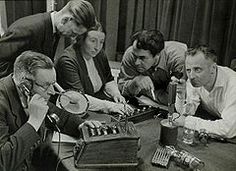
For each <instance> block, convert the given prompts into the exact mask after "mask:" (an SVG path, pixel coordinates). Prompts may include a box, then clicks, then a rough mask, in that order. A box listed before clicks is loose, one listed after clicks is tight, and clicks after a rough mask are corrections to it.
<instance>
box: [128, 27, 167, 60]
mask: <svg viewBox="0 0 236 171" xmlns="http://www.w3.org/2000/svg"><path fill="white" fill-rule="evenodd" d="M135 40H137V48H138V49H143V50H149V51H150V52H151V54H152V55H153V57H154V56H156V54H158V53H160V52H161V50H162V49H164V46H165V45H164V38H163V35H162V33H161V32H160V31H158V30H141V31H138V32H136V33H134V34H133V35H132V37H131V42H132V43H133V42H134V41H135Z"/></svg>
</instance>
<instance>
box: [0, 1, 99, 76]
mask: <svg viewBox="0 0 236 171" xmlns="http://www.w3.org/2000/svg"><path fill="white" fill-rule="evenodd" d="M94 25H95V12H94V9H93V7H92V5H91V4H90V3H89V2H87V1H85V0H72V1H69V2H68V3H67V4H66V6H65V7H64V8H62V9H61V10H60V11H58V12H57V11H54V12H46V13H40V14H36V15H31V16H27V17H24V18H21V19H19V20H17V21H15V22H14V23H13V24H11V25H10V26H9V28H8V29H7V31H6V33H5V34H4V35H3V36H2V38H0V78H2V77H4V76H7V75H8V74H10V73H11V72H12V70H13V64H14V61H15V59H16V57H17V56H19V55H20V54H21V53H22V52H24V51H26V50H33V51H35V52H39V53H42V54H45V55H46V56H48V57H50V58H51V59H52V60H53V59H54V56H55V52H56V48H57V45H58V41H59V37H60V35H62V36H65V37H71V38H75V37H76V36H77V35H81V34H83V33H85V32H86V31H87V29H88V28H90V27H92V26H94Z"/></svg>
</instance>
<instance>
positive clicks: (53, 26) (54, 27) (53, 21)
mask: <svg viewBox="0 0 236 171" xmlns="http://www.w3.org/2000/svg"><path fill="white" fill-rule="evenodd" d="M55 13H56V11H53V12H51V13H50V15H51V20H52V32H53V34H55V33H56V26H55Z"/></svg>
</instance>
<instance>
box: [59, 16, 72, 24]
mask: <svg viewBox="0 0 236 171" xmlns="http://www.w3.org/2000/svg"><path fill="white" fill-rule="evenodd" d="M70 20H72V18H71V17H68V16H66V17H63V18H62V19H61V24H63V25H64V24H66V23H67V22H68V21H70Z"/></svg>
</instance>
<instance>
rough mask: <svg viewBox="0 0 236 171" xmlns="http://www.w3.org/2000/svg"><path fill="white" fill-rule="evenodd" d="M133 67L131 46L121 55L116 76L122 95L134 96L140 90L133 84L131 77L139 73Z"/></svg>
mask: <svg viewBox="0 0 236 171" xmlns="http://www.w3.org/2000/svg"><path fill="white" fill-rule="evenodd" d="M135 68H136V67H135V57H134V56H133V54H132V47H129V48H128V49H127V50H126V52H125V54H124V55H123V60H122V62H121V68H120V74H119V77H118V88H119V90H120V92H121V94H122V95H123V96H135V95H137V94H138V93H139V92H140V91H141V89H139V88H138V87H137V86H135V85H134V84H133V79H134V78H135V77H136V76H138V75H139V73H138V72H137V71H136V70H135Z"/></svg>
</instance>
